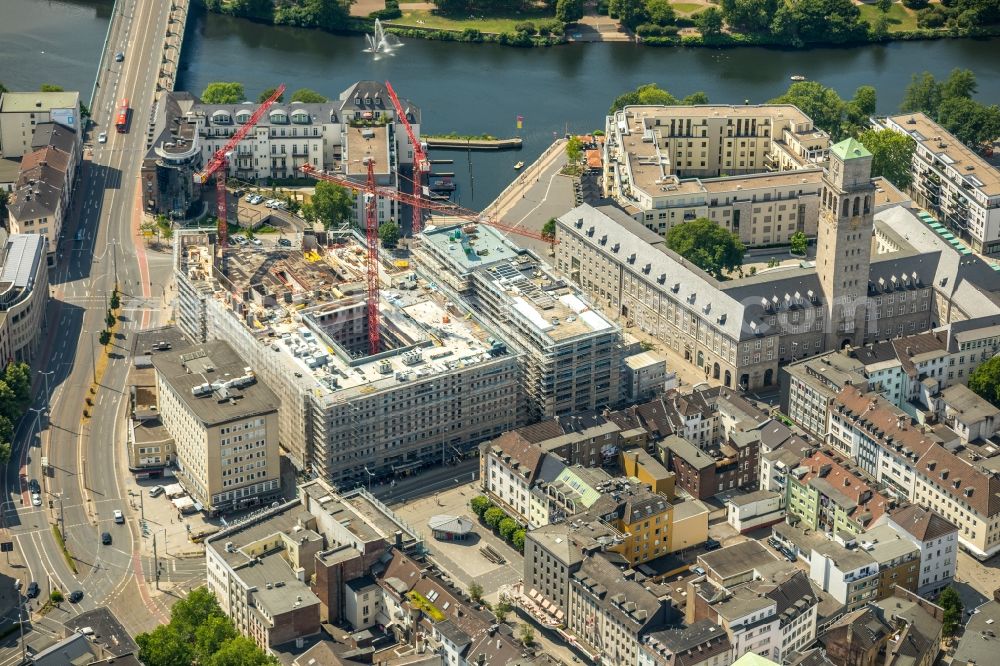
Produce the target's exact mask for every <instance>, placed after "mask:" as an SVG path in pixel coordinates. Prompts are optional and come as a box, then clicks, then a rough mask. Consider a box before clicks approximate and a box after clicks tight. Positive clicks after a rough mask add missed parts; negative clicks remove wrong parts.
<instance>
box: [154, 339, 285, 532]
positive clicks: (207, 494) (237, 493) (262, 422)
mask: <svg viewBox="0 0 1000 666" xmlns="http://www.w3.org/2000/svg"><path fill="white" fill-rule="evenodd" d="M152 360H153V367H154V368H155V369H156V391H157V402H158V410H157V411H158V412H159V414H160V418H161V419H162V421H163V425H164V426H165V427H166V428H167V430H168V431H169V432H170V434H171V435H172V436H173V438H174V447H175V450H176V455H177V467H178V477H179V479H180V480H181V483H182V484H183V485H184V487H185V489H186V490H187V491H188V493H190V495H191V496H192V497H193V498H194V499H195V500H196V501H197V502H199V503H200V504H201V505H202V506H203V507H204V508H205V510H206V511H208V512H209V513H212V514H214V513H220V512H224V511H231V510H238V509H242V508H244V507H247V506H257V505H260V504H266V503H267V502H269V501H270V500H271V499H272V498H274V497H277V496H278V495H280V494H281V470H280V456H279V453H278V405H279V404H280V403H279V401H278V397H277V396H276V395H275V394H274V392H272V391H271V389H269V388H268V387H267V386H265V385H264V384H263V383H261V382H259V381H258V378H257V375H256V373H254V372H253V370H251V369H250V368H249V367H248V366H247V365H246V363H245V361H244V360H243V359H242V358H240V357H239V355H237V354H236V352H235V351H233V349H232V347H230V346H229V345H228V344H227V343H225V342H222V341H214V342H208V343H202V344H200V345H196V346H193V347H187V348H183V347H180V348H176V349H171V350H170V351H166V352H161V353H158V354H156V355H154V356H153V357H152Z"/></svg>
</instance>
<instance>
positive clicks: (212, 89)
mask: <svg viewBox="0 0 1000 666" xmlns="http://www.w3.org/2000/svg"><path fill="white" fill-rule="evenodd" d="M246 98H247V95H246V91H245V90H244V89H243V84H242V83H238V82H236V81H229V82H226V81H215V82H214V83H209V84H208V85H207V86H205V89H204V90H203V91H201V101H202V102H204V103H205V104H239V103H240V102H243V101H245V100H246Z"/></svg>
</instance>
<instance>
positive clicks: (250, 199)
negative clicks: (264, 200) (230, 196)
mask: <svg viewBox="0 0 1000 666" xmlns="http://www.w3.org/2000/svg"><path fill="white" fill-rule="evenodd" d="M255 196H256V195H255V194H254V193H253V192H251V193H250V194H248V195H247V196H246V198H244V199H243V200H244V201H246V202H247V203H250V202H252V201H253V198H254V197H255Z"/></svg>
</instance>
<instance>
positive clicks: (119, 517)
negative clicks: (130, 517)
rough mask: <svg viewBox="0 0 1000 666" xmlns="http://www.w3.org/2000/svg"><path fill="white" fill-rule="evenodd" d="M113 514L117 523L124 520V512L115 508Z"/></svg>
mask: <svg viewBox="0 0 1000 666" xmlns="http://www.w3.org/2000/svg"><path fill="white" fill-rule="evenodd" d="M114 516H115V522H116V523H118V524H119V525H121V524H122V523H124V522H125V514H124V513H122V512H121V511H120V510H118V509H115V513H114Z"/></svg>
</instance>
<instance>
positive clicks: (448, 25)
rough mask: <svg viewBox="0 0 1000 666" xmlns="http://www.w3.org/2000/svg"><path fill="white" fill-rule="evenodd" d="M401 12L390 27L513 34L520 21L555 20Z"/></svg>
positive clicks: (523, 14)
mask: <svg viewBox="0 0 1000 666" xmlns="http://www.w3.org/2000/svg"><path fill="white" fill-rule="evenodd" d="M401 9H402V10H403V16H402V18H398V19H393V20H392V21H389V22H388V23H390V24H391V25H398V26H410V25H412V26H414V27H418V28H434V29H438V30H465V29H466V28H475V29H476V30H481V31H482V32H494V33H500V32H514V26H515V25H517V24H518V23H521V22H522V21H544V20H546V19H552V18H555V16H554V15H550V14H542V13H534V12H521V13H520V14H516V15H514V16H484V17H482V18H479V17H476V18H467V17H466V18H459V17H457V16H455V17H452V16H442V15H440V14H436V13H433V12H429V11H426V10H423V9H415V10H408V9H406V6H405V5H403V6H402V7H401Z"/></svg>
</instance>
